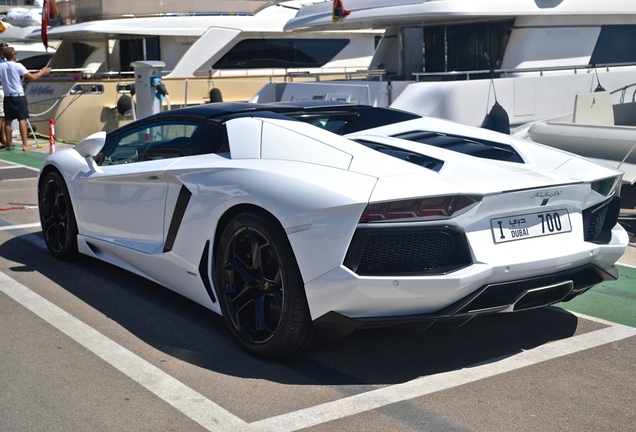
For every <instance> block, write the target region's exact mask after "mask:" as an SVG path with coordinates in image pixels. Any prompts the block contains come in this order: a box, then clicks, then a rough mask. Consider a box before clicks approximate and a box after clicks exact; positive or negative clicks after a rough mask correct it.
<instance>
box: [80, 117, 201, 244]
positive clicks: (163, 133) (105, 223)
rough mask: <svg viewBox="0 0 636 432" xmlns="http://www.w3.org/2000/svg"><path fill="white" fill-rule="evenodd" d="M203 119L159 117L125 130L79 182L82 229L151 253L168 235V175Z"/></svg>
mask: <svg viewBox="0 0 636 432" xmlns="http://www.w3.org/2000/svg"><path fill="white" fill-rule="evenodd" d="M199 126H200V122H196V121H183V120H156V119H155V121H152V122H148V123H145V124H141V125H138V126H136V127H134V126H133V127H131V128H129V129H127V130H124V131H122V132H120V133H119V135H118V136H117V138H115V140H114V142H113V144H112V145H110V146H109V147H108V148H107V149H105V155H104V157H103V159H102V160H101V162H100V164H99V166H97V168H96V169H95V170H91V171H89V172H86V173H83V174H81V175H80V176H79V177H78V178H77V179H76V180H75V193H76V202H75V206H76V209H75V210H76V212H77V213H78V215H79V220H80V221H81V233H82V234H83V235H86V236H90V237H95V238H99V239H101V240H104V241H109V242H112V243H117V244H120V245H122V246H126V247H128V248H132V249H135V250H139V251H142V252H146V253H153V252H155V251H157V250H160V248H161V246H162V245H163V243H164V239H165V232H164V230H165V228H164V227H165V221H164V218H165V216H164V215H165V206H166V198H167V194H168V178H167V176H166V174H165V169H166V168H167V167H168V166H170V165H171V164H172V163H174V162H175V160H176V159H175V158H179V157H183V156H187V155H188V154H193V153H194V150H193V149H192V148H190V147H189V146H188V141H189V140H190V137H191V136H192V134H193V133H194V132H195V131H196V130H197V128H198V127H199Z"/></svg>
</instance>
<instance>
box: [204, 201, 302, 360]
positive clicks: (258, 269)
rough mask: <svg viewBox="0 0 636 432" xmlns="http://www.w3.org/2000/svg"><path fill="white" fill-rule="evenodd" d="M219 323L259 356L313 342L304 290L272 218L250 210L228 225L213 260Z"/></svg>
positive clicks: (294, 349)
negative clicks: (220, 320)
mask: <svg viewBox="0 0 636 432" xmlns="http://www.w3.org/2000/svg"><path fill="white" fill-rule="evenodd" d="M215 269H216V287H217V293H218V296H219V301H220V303H221V309H222V312H223V319H224V320H225V323H226V324H227V326H228V328H229V329H230V332H231V333H232V335H233V336H234V337H235V339H236V340H237V341H238V343H239V344H240V345H241V346H242V347H243V348H244V349H245V350H246V351H247V352H249V353H250V354H252V355H254V356H257V357H269V358H275V357H287V356H291V355H294V354H297V353H299V352H301V351H302V350H303V349H305V348H306V347H307V346H309V345H310V344H311V342H312V340H313V332H312V325H311V318H310V314H309V307H308V306H307V299H306V297H305V287H304V283H303V280H302V277H301V275H300V270H299V269H298V264H297V263H296V258H295V257H294V254H293V251H292V248H291V245H290V244H289V240H288V239H287V235H286V234H285V231H284V230H283V228H282V227H281V226H280V225H279V224H278V221H276V220H275V219H274V218H273V217H271V216H269V215H267V214H264V213H260V212H254V211H245V212H242V213H240V214H238V215H237V216H235V217H234V218H233V219H232V220H231V221H230V222H229V223H228V225H227V226H226V228H225V230H224V232H223V234H222V235H221V239H220V241H219V246H218V249H217V254H216V257H215Z"/></svg>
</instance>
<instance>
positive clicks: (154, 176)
mask: <svg viewBox="0 0 636 432" xmlns="http://www.w3.org/2000/svg"><path fill="white" fill-rule="evenodd" d="M144 180H145V181H159V180H161V179H160V178H159V176H156V175H151V176H148V177H144Z"/></svg>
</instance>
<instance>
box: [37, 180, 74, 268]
mask: <svg viewBox="0 0 636 432" xmlns="http://www.w3.org/2000/svg"><path fill="white" fill-rule="evenodd" d="M38 198H39V205H38V207H39V211H40V224H41V225H42V234H43V235H44V241H45V242H46V247H47V248H48V249H49V252H51V254H52V255H53V256H54V257H55V258H57V259H60V260H69V259H72V258H74V257H76V256H77V223H76V221H75V215H74V213H73V205H72V204H71V198H70V196H69V193H68V189H67V187H66V183H65V182H64V179H62V176H61V175H60V174H59V173H58V172H56V171H49V172H48V173H47V174H46V175H45V177H44V180H43V181H42V182H41V184H40V187H39V197H38Z"/></svg>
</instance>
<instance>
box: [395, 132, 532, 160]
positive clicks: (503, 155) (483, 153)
mask: <svg viewBox="0 0 636 432" xmlns="http://www.w3.org/2000/svg"><path fill="white" fill-rule="evenodd" d="M393 137H394V138H400V139H404V140H408V141H414V142H418V143H420V144H427V145H432V146H435V147H440V148H443V149H446V150H452V151H455V152H458V153H462V154H466V155H470V156H475V157H478V158H483V159H492V160H498V161H504V162H516V163H524V161H523V159H522V158H521V156H520V155H519V153H517V152H516V150H515V149H514V148H513V147H512V146H510V145H507V144H501V143H498V142H494V141H486V140H480V139H475V138H467V137H463V136H459V135H444V134H441V133H438V132H428V131H413V132H405V133H401V134H398V135H393Z"/></svg>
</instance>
